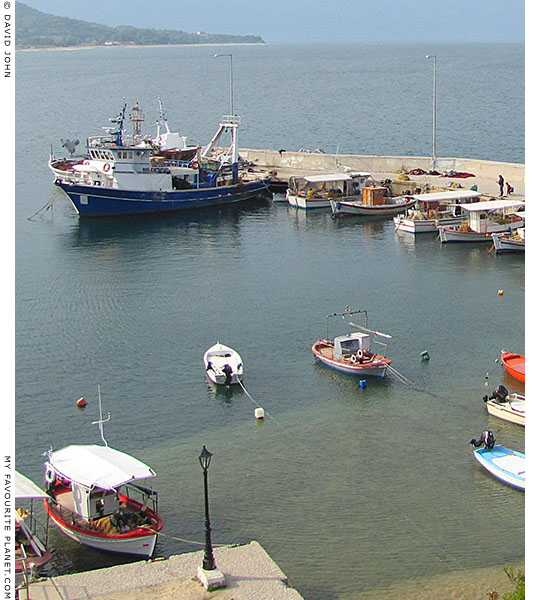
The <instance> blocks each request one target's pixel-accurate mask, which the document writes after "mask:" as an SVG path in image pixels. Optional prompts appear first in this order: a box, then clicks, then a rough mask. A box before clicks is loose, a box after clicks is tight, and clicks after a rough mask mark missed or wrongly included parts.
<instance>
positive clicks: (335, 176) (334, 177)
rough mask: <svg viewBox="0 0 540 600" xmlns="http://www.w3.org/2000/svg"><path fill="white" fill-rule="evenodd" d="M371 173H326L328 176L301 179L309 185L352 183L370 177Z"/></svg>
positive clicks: (312, 176) (309, 176)
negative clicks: (353, 180)
mask: <svg viewBox="0 0 540 600" xmlns="http://www.w3.org/2000/svg"><path fill="white" fill-rule="evenodd" d="M370 175H371V173H358V172H350V173H326V175H308V176H307V177H300V178H299V179H305V180H306V181H309V183H324V182H325V181H328V182H331V181H351V180H352V179H356V178H357V177H369V176H370Z"/></svg>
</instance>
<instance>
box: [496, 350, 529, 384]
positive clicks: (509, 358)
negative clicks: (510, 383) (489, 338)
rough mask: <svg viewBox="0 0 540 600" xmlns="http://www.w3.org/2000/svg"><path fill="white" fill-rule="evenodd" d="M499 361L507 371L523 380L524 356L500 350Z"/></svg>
mask: <svg viewBox="0 0 540 600" xmlns="http://www.w3.org/2000/svg"><path fill="white" fill-rule="evenodd" d="M501 362H502V364H503V365H504V367H505V369H506V370H507V372H508V373H509V374H510V375H512V377H515V378H516V379H519V381H523V382H525V357H524V356H522V355H521V354H515V353H514V352H506V351H505V350H502V351H501Z"/></svg>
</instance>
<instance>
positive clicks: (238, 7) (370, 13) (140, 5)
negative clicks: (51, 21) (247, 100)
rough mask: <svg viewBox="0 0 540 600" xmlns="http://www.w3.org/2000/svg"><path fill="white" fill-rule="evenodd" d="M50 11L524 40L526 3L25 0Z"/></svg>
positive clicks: (268, 33)
mask: <svg viewBox="0 0 540 600" xmlns="http://www.w3.org/2000/svg"><path fill="white" fill-rule="evenodd" d="M24 3H25V4H27V5H29V6H32V7H33V8H37V9H38V10H41V11H43V12H46V13H50V14H55V15H61V16H66V17H72V18H75V19H83V20H85V21H93V22H96V23H103V24H106V25H109V26H111V27H116V26H117V25H133V26H135V27H149V28H153V29H178V30H181V31H187V32H190V33H193V32H196V31H197V30H203V31H206V32H208V33H231V34H239V35H248V34H253V35H260V36H261V37H262V38H263V39H264V40H265V41H266V42H277V41H282V42H285V41H286V42H295V41H298V42H303V41H310V42H311V41H321V42H332V41H335V42H339V41H393V42H399V41H403V42H424V41H429V42H433V41H441V42H449V41H458V42H523V41H524V38H525V0H447V1H444V0H335V1H333V2H329V1H324V0H323V1H317V0H314V1H313V0H157V1H156V2H148V0H144V1H143V0H92V1H91V2H89V1H88V0H27V1H25V2H24Z"/></svg>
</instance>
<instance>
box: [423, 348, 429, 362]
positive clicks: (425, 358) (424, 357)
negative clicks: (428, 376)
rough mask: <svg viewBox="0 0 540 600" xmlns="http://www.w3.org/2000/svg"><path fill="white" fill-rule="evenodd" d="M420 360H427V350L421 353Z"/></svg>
mask: <svg viewBox="0 0 540 600" xmlns="http://www.w3.org/2000/svg"><path fill="white" fill-rule="evenodd" d="M422 360H429V352H428V351H427V350H424V351H423V352H422Z"/></svg>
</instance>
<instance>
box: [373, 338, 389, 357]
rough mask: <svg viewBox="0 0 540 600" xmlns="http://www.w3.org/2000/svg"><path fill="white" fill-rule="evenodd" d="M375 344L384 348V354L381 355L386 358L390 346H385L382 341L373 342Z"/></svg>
mask: <svg viewBox="0 0 540 600" xmlns="http://www.w3.org/2000/svg"><path fill="white" fill-rule="evenodd" d="M373 343H374V344H379V345H380V346H383V347H384V350H383V353H382V354H381V356H384V357H385V358H386V352H387V351H388V344H385V343H384V342H381V341H380V340H376V339H374V340H373Z"/></svg>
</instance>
